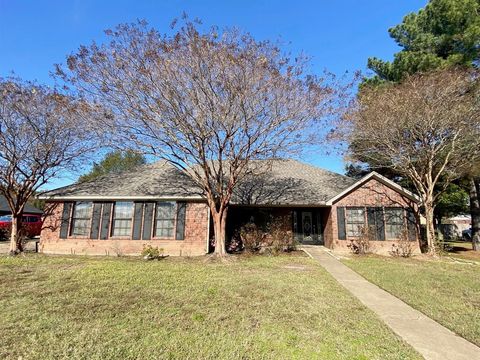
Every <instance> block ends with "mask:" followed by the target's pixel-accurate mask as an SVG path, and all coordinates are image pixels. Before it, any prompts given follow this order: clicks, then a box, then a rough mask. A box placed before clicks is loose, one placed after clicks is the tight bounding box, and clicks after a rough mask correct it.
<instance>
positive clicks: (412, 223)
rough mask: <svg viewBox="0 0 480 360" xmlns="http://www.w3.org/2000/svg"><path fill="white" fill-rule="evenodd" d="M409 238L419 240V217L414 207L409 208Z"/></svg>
mask: <svg viewBox="0 0 480 360" xmlns="http://www.w3.org/2000/svg"><path fill="white" fill-rule="evenodd" d="M407 229H408V239H409V240H412V241H413V240H417V218H416V217H415V212H414V211H413V209H412V208H408V209H407Z"/></svg>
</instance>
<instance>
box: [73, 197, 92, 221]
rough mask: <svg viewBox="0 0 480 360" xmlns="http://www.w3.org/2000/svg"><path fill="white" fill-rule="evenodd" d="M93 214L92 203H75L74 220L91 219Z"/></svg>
mask: <svg viewBox="0 0 480 360" xmlns="http://www.w3.org/2000/svg"><path fill="white" fill-rule="evenodd" d="M91 214H92V203H91V202H83V201H82V202H77V203H75V209H74V212H73V217H74V218H83V219H86V218H90V216H91Z"/></svg>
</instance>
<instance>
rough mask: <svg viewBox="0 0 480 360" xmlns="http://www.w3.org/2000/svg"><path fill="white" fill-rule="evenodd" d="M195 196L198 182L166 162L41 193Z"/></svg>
mask: <svg viewBox="0 0 480 360" xmlns="http://www.w3.org/2000/svg"><path fill="white" fill-rule="evenodd" d="M45 197H52V198H67V197H68V198H72V199H74V198H91V199H95V198H97V197H102V198H112V199H122V198H124V199H128V198H133V197H135V198H145V199H147V198H149V199H155V198H172V199H178V198H192V197H200V196H199V190H198V188H197V187H196V186H195V183H194V182H193V181H192V180H191V179H190V178H189V177H188V176H187V175H186V174H185V173H184V172H182V171H181V170H178V169H177V168H175V167H174V166H173V165H171V164H169V163H167V162H166V161H158V162H155V163H153V164H146V165H140V166H138V167H136V168H135V169H133V170H131V171H124V172H121V173H111V174H107V175H104V176H101V177H99V178H97V179H94V180H92V181H88V182H84V183H79V184H73V185H70V186H65V187H63V188H59V189H55V190H51V191H48V192H45V193H43V194H42V198H45Z"/></svg>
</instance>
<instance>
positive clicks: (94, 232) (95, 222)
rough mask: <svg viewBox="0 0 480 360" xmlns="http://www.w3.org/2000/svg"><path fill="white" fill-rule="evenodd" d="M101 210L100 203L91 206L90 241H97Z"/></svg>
mask: <svg viewBox="0 0 480 360" xmlns="http://www.w3.org/2000/svg"><path fill="white" fill-rule="evenodd" d="M101 210H102V204H101V203H94V204H93V213H92V228H91V229H90V239H98V233H99V231H100V213H101Z"/></svg>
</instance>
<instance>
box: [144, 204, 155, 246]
mask: <svg viewBox="0 0 480 360" xmlns="http://www.w3.org/2000/svg"><path fill="white" fill-rule="evenodd" d="M152 220H153V203H152V202H148V203H145V208H144V212H143V236H142V239H143V240H150V239H151V238H152Z"/></svg>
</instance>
